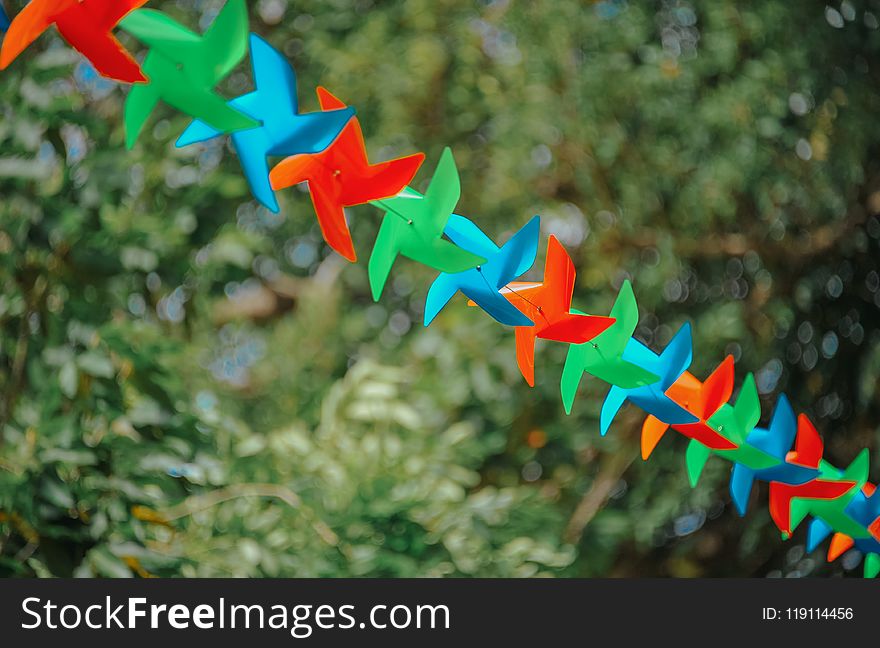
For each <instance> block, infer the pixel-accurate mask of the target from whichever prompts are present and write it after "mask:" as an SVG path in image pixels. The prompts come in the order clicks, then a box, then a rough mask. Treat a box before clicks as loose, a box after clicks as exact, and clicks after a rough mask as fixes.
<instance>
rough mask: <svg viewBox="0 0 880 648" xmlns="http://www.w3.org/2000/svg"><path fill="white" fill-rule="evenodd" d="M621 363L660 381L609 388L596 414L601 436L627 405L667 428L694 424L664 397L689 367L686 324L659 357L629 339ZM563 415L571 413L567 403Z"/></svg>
mask: <svg viewBox="0 0 880 648" xmlns="http://www.w3.org/2000/svg"><path fill="white" fill-rule="evenodd" d="M623 359H624V360H626V361H627V362H631V363H633V364H635V365H638V366H639V367H642V368H643V369H645V370H646V371H650V372H651V373H653V374H656V375H658V376H660V380H658V381H657V382H654V383H651V384H650V385H644V386H642V387H632V388H629V389H625V388H623V387H617V386H612V387H611V389H610V390H608V395H607V396H606V397H605V401H604V402H603V403H602V411H601V412H600V414H599V432H600V434H601V435H602V436H605V435H606V434H607V433H608V428H609V427H610V426H611V422H612V421H613V420H614V417H615V416H617V412H618V411H620V408H621V407H623V404H624V403H625V402H626V401H629V402H631V403H633V404H635V405H637V406H638V407H640V408H642V409H643V410H645V412H647V413H648V414H651V415H653V416H656V417H657V418H659V419H660V420H661V421H663V422H665V423H668V424H670V425H672V424H676V423H693V422H695V421H696V420H697V418H696V417H695V416H694V415H693V414H691V413H690V412H688V411H687V410H686V409H684V408H683V407H681V406H680V405H678V404H677V403H675V402H674V401H673V400H671V399H670V398H669V397H668V396H667V395H666V393H665V392H666V390H667V389H669V387H670V386H671V385H672V384H673V383H674V382H675V381H676V380H678V378H679V376H681V374H683V373H684V372H685V370H686V369H687V368H688V367H689V366H690V364H691V360H692V359H693V342H692V340H691V326H690V324H685V325H684V326H682V327H681V328H680V329H679V330H678V333H676V334H675V336H674V337H673V338H672V340H670V342H669V344H668V345H667V346H666V348H665V349H664V350H663V352H662V353H660V355H657V354H656V353H654V352H653V351H651V349H649V348H648V347H646V346H645V345H644V344H642V343H641V342H639V341H638V340H636V339H635V338H631V339H630V341H629V342H628V343H627V345H626V349H624V352H623ZM566 412H567V413H569V414H570V413H571V404H570V403H569V404H568V406H567V407H566Z"/></svg>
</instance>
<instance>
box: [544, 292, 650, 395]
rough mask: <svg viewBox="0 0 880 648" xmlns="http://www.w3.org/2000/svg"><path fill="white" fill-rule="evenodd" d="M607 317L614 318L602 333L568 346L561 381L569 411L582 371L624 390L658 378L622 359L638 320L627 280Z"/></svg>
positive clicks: (634, 300) (637, 313)
mask: <svg viewBox="0 0 880 648" xmlns="http://www.w3.org/2000/svg"><path fill="white" fill-rule="evenodd" d="M609 317H612V318H614V319H615V320H617V321H616V322H615V323H614V324H612V325H611V326H610V327H609V328H607V329H606V330H605V331H604V332H602V333H600V334H599V335H597V336H596V337H595V338H593V339H592V340H590V341H589V342H585V343H584V344H572V345H571V346H569V347H568V355H567V356H566V358H565V367H564V368H563V369H562V382H561V388H562V402H563V403H565V407H566V411H570V410H571V404H572V403H573V402H574V397H575V394H577V390H578V385H580V382H581V376H583V374H584V373H585V372H586V373H588V374H590V375H592V376H595V377H596V378H598V379H599V380H604V381H605V382H607V383H610V384H612V385H616V386H617V387H622V388H623V389H633V388H635V387H643V386H645V385H650V384H652V383H655V382H657V381H658V380H660V377H659V376H658V375H657V374H654V373H651V372H650V371H648V370H647V369H642V368H641V367H639V366H638V365H635V364H633V363H631V362H627V361H626V360H624V359H623V351H624V349H625V348H626V345H627V344H628V343H629V341H630V339H631V338H632V334H633V331H634V330H635V328H636V325H637V324H638V323H639V308H638V306H637V305H636V296H635V294H633V288H632V284H631V283H630V282H629V281H628V280H627V281H624V282H623V285H622V286H621V287H620V292H619V293H618V294H617V300H616V301H615V302H614V306H613V307H612V308H611V313H610V314H609Z"/></svg>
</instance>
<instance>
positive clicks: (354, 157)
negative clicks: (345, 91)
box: [269, 88, 425, 262]
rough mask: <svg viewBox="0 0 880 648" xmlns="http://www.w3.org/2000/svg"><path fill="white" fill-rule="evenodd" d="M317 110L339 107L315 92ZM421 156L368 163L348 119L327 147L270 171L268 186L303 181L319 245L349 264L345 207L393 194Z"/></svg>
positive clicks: (350, 248) (361, 141)
mask: <svg viewBox="0 0 880 648" xmlns="http://www.w3.org/2000/svg"><path fill="white" fill-rule="evenodd" d="M318 101H319V102H320V105H321V110H326V111H339V110H340V109H343V108H345V104H344V103H342V102H341V101H340V100H339V99H337V98H336V97H334V96H333V95H332V94H330V93H329V92H328V91H327V90H325V89H324V88H318ZM424 159H425V156H424V154H423V153H416V154H415V155H409V156H407V157H403V158H398V159H396V160H389V161H388V162H380V163H379V164H370V162H369V159H368V158H367V149H366V146H365V144H364V135H363V132H362V131H361V126H360V123H359V122H358V120H357V118H353V119H351V121H349V122H348V124H347V125H346V126H345V128H343V129H342V133H340V135H339V137H338V138H336V140H334V141H333V143H332V144H330V146H329V148H327V149H326V150H325V151H323V152H321V153H316V154H314V155H295V156H292V157H289V158H287V159H285V160H282V161H281V162H279V163H278V165H277V166H276V167H275V168H274V169H272V172H271V173H270V174H269V181H270V182H271V185H272V189H274V190H276V191H278V190H279V189H285V188H287V187H292V186H293V185H296V184H299V183H301V182H307V183H308V187H309V193H310V194H311V197H312V204H313V205H314V207H315V214H316V215H317V217H318V224H319V225H320V226H321V233H322V234H323V235H324V240H325V241H326V242H327V245H329V246H330V247H331V248H333V249H334V250H336V251H337V252H338V253H339V254H341V255H342V256H344V257H345V258H346V259H348V260H349V261H351V262H355V261H357V255H356V254H355V251H354V243H353V242H352V240H351V232H349V229H348V224H347V223H346V221H345V210H344V208H345V207H352V206H354V205H363V204H366V203H368V202H371V201H375V200H381V199H383V198H390V197H393V196H396V195H397V194H399V193H400V192H401V191H403V189H404V188H405V187H406V186H407V185H408V184H409V183H410V182H412V179H413V178H414V177H415V175H416V173H417V172H418V170H419V167H420V166H421V164H422V162H423V161H424Z"/></svg>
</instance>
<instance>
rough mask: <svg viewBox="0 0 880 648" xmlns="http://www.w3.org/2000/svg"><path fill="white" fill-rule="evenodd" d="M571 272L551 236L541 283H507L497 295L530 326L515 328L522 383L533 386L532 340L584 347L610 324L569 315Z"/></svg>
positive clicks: (565, 255) (565, 256) (610, 321)
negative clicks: (523, 379)
mask: <svg viewBox="0 0 880 648" xmlns="http://www.w3.org/2000/svg"><path fill="white" fill-rule="evenodd" d="M574 280H575V269H574V263H572V261H571V257H569V256H568V253H567V252H566V251H565V248H564V247H562V244H561V243H560V242H559V241H558V240H557V239H556V237H555V236H551V237H550V240H549V241H548V243H547V260H546V261H545V263H544V283H540V284H535V283H511V284H508V286H507V287H506V288H504V289H503V290H502V291H501V292H502V294H503V295H504V296H505V297H507V299H508V300H510V302H511V303H512V304H513V305H514V306H516V307H517V308H518V309H519V310H520V311H522V312H523V313H524V314H525V316H526V317H528V318H529V319H530V320H532V321H533V322H534V324H532V325H531V326H517V327H516V328H515V330H516V361H517V364H518V365H519V370H520V371H521V372H522V375H523V377H524V378H525V379H526V382H528V383H529V385H531V386H532V387H534V386H535V340H536V339H537V338H541V339H543V340H553V341H555V342H567V343H569V344H584V343H586V342H589V341H590V340H592V339H593V338H594V337H596V336H597V335H599V334H600V333H601V332H602V331H604V330H605V329H607V328H608V327H609V326H611V325H612V324H614V322H615V321H616V320H615V319H614V318H613V317H599V316H596V315H586V314H583V313H579V312H572V311H571V297H572V295H573V294H574Z"/></svg>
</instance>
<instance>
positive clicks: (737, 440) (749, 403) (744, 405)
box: [685, 374, 781, 486]
mask: <svg viewBox="0 0 880 648" xmlns="http://www.w3.org/2000/svg"><path fill="white" fill-rule="evenodd" d="M760 420H761V400H760V398H759V397H758V388H757V386H756V385H755V377H754V376H753V375H752V374H749V375H748V376H746V379H745V380H744V381H743V385H742V389H741V390H740V392H739V397H738V398H737V399H736V404H735V405H731V404H730V403H725V404H724V405H722V406H721V407H720V408H719V409H718V411H717V412H715V414H713V415H712V416H711V417H710V418H709V420H708V421H707V424H708V426H709V427H710V428H711V429H712V430H714V431H716V432H717V433H718V434H720V435H721V436H723V437H724V438H725V439H728V440H730V441H731V443H733V444H735V445H736V447H735V448H732V449H730V450H712V449H710V448H708V447H707V446H705V445H703V444H702V443H700V442H699V441H697V440H696V439H691V442H690V443H689V444H688V447H687V451H686V453H685V462H686V464H687V472H688V478H689V479H690V483H691V486H696V485H697V482H698V481H699V479H700V474H701V473H702V472H703V467H704V466H705V465H706V462H707V461H708V460H709V457H710V456H711V455H713V454H716V455H718V456H719V457H722V458H724V459H727V460H728V461H732V462H735V463H739V464H742V465H744V466H746V467H747V468H751V469H752V470H763V469H766V468H772V467H773V466H776V465H778V464H779V463H781V460H780V459H779V458H778V457H774V456H773V455H771V454H768V453H767V452H764V451H763V450H761V449H759V448H756V447H755V446H753V445H751V444H749V443H747V441H746V438H747V437H748V436H749V432H751V431H752V430H753V429H755V426H756V425H757V424H758V421H760Z"/></svg>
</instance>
